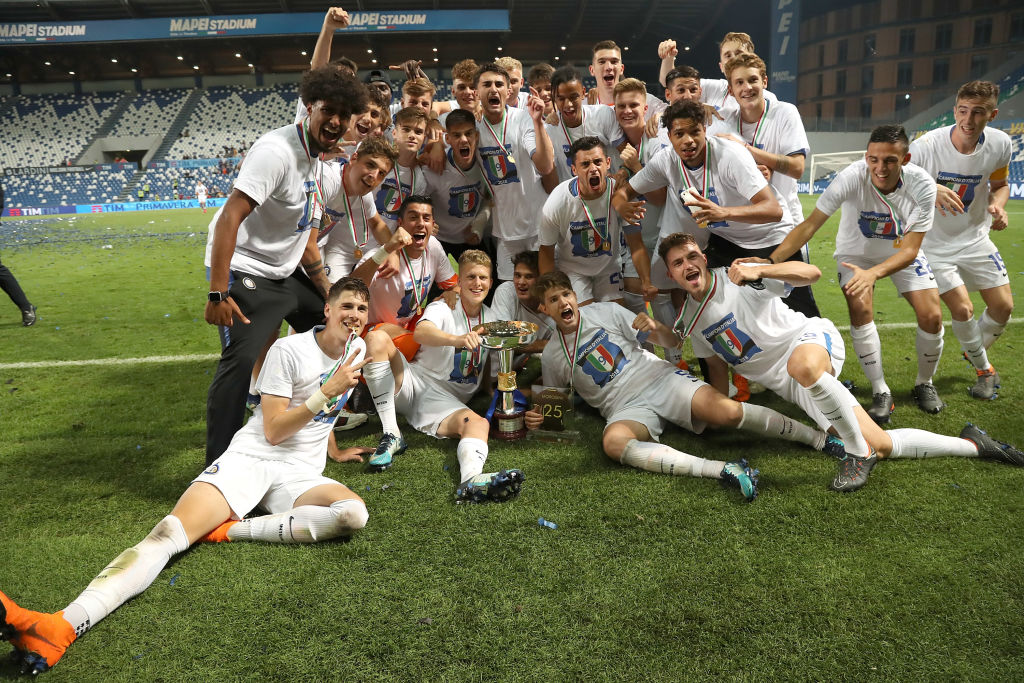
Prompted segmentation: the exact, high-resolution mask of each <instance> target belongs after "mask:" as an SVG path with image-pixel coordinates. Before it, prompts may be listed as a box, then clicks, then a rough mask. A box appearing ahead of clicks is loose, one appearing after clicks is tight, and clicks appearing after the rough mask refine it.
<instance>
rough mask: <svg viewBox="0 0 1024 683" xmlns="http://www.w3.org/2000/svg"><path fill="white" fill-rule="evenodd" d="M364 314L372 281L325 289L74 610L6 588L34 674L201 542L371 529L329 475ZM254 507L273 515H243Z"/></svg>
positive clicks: (302, 538) (7, 613) (13, 633)
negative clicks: (232, 424) (243, 415)
mask: <svg viewBox="0 0 1024 683" xmlns="http://www.w3.org/2000/svg"><path fill="white" fill-rule="evenodd" d="M367 309H368V294H367V290H366V285H365V284H363V283H362V282H361V281H359V280H356V279H353V278H342V279H341V280H338V282H336V283H335V284H334V285H333V286H332V287H331V289H330V292H329V294H328V297H327V303H326V304H325V305H324V316H325V318H326V324H325V325H324V326H322V327H315V328H313V329H312V330H310V331H308V332H304V333H302V334H296V335H293V336H290V337H285V338H283V339H280V340H278V341H277V342H275V343H274V345H273V346H272V347H271V349H270V353H268V354H267V360H266V363H264V365H263V370H262V371H261V373H260V377H259V380H257V387H258V388H259V391H260V393H261V394H262V401H261V402H260V404H259V406H258V407H257V408H256V411H255V412H254V414H253V416H252V419H250V420H249V422H247V423H246V424H245V426H243V427H242V428H241V429H240V430H238V432H237V433H236V434H235V436H234V438H233V439H232V440H231V444H230V445H229V446H228V449H227V450H226V451H225V452H224V454H223V455H221V456H220V457H219V458H218V459H217V460H216V461H215V462H214V463H213V464H212V465H210V467H208V468H207V469H206V470H204V471H203V473H202V474H200V475H199V476H198V477H196V479H195V480H194V481H193V482H192V484H191V486H189V487H188V489H186V490H185V493H184V494H182V496H181V498H180V499H179V500H178V503H177V505H175V506H174V509H173V510H172V511H171V514H169V515H168V516H166V517H164V518H163V519H162V520H161V521H160V523H159V524H157V525H156V526H155V527H154V528H153V530H152V531H151V532H150V533H149V535H148V536H146V537H145V538H144V539H142V542H140V543H139V544H138V545H136V546H134V547H132V548H129V549H128V550H125V551H124V552H123V553H121V554H120V555H118V556H117V557H116V558H115V559H114V560H113V561H112V562H111V563H110V564H109V565H107V567H106V568H105V569H104V570H103V571H102V572H100V573H99V575H98V576H97V577H96V578H95V579H93V581H92V583H90V584H89V585H88V586H87V587H86V589H85V590H84V591H83V592H82V594H81V595H79V596H78V597H77V598H75V600H74V601H73V602H72V603H71V604H70V605H68V606H67V607H65V608H64V609H63V610H62V611H60V612H56V613H54V614H46V613H43V612H33V611H31V610H27V609H24V608H22V607H19V606H18V605H16V604H15V603H14V601H12V600H11V599H10V598H8V597H7V596H6V595H4V594H3V593H0V638H2V639H5V640H10V641H11V643H12V644H13V645H14V648H15V651H16V653H15V658H16V660H17V661H19V663H20V664H21V666H22V669H23V671H26V672H30V673H32V674H37V673H40V672H42V671H46V670H47V669H49V668H50V667H52V666H53V665H54V664H56V663H57V661H58V660H60V658H61V656H63V654H64V651H65V650H66V649H67V648H68V646H69V645H70V644H71V643H72V642H74V641H75V639H76V638H78V636H80V635H82V634H83V633H84V632H85V631H87V630H88V629H90V628H92V627H93V626H95V625H96V624H97V623H98V622H99V621H100V620H101V619H103V618H104V617H106V616H107V615H108V614H110V613H111V612H112V611H114V610H115V609H117V607H119V606H120V605H122V604H123V603H124V602H126V601H127V600H128V599H130V598H132V597H134V596H136V595H138V594H139V593H141V592H142V591H144V590H146V588H148V587H149V585H150V584H151V583H152V582H153V580H154V579H155V578H156V576H157V574H159V573H160V571H161V570H162V569H163V568H164V566H165V565H166V564H167V563H168V562H169V561H170V559H171V558H172V557H173V556H174V555H176V554H178V553H180V552H182V551H184V550H185V549H187V548H188V547H189V546H190V545H192V544H193V543H196V542H198V541H211V542H222V541H267V542H270V543H312V542H315V541H324V540H328V539H331V538H337V537H339V536H345V535H348V534H351V533H352V532H354V531H356V530H357V529H362V528H363V527H364V526H365V525H366V520H367V517H368V515H367V511H366V505H364V504H363V501H362V499H360V498H359V496H357V495H356V494H355V493H353V492H352V491H351V490H350V489H348V488H347V487H346V486H344V485H342V484H339V483H338V482H336V481H334V480H333V479H328V478H327V477H324V476H323V470H324V465H325V463H326V453H327V438H328V436H329V435H330V433H331V429H332V428H333V426H334V420H335V418H336V417H337V415H338V413H339V411H340V410H341V408H342V407H343V406H344V405H345V401H347V400H348V397H349V394H350V392H351V390H352V387H354V386H355V385H356V383H357V382H358V380H359V374H360V368H362V367H363V365H364V364H365V363H366V361H365V360H363V356H364V355H365V351H366V347H365V345H364V343H363V340H362V339H360V338H359V333H360V331H361V330H362V329H363V326H364V325H365V324H366V314H367ZM350 450H352V451H354V452H356V453H358V452H367V451H369V450H370V449H358V448H356V449H350ZM257 505H259V506H260V507H262V508H263V509H265V510H267V512H269V514H267V515H263V516H261V517H250V518H249V519H243V517H245V515H246V514H248V513H249V512H250V511H251V510H252V509H254V508H255V507H256V506H257Z"/></svg>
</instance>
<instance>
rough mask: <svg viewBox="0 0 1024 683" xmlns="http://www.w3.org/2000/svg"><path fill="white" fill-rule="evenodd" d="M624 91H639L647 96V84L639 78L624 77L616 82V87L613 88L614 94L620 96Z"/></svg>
mask: <svg viewBox="0 0 1024 683" xmlns="http://www.w3.org/2000/svg"><path fill="white" fill-rule="evenodd" d="M624 92H638V93H640V94H642V95H644V96H645V97H646V96H647V85H646V84H645V83H644V82H643V81H641V80H640V79H639V78H623V79H622V80H621V81H619V82H618V83H616V84H615V89H614V90H612V95H613V96H618V95H619V93H624Z"/></svg>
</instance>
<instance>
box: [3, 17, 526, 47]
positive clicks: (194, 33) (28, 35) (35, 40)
mask: <svg viewBox="0 0 1024 683" xmlns="http://www.w3.org/2000/svg"><path fill="white" fill-rule="evenodd" d="M349 17H350V23H349V26H348V28H345V29H341V30H340V31H338V33H367V32H379V31H385V32H388V33H409V32H416V31H441V32H453V31H508V30H509V19H508V10H503V9H502V10H423V11H405V10H386V11H380V12H349ZM323 18H324V16H323V13H322V12H293V13H289V14H235V15H230V16H214V17H164V18H160V19H110V20H101V21H61V22H27V23H17V24H11V23H0V45H26V44H45V43H51V44H52V43H100V42H104V43H106V42H118V41H122V42H123V41H133V40H167V39H169V38H208V37H209V38H219V37H232V36H280V35H296V34H299V35H301V34H311V33H319V31H320V27H321V25H322V24H323Z"/></svg>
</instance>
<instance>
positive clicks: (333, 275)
mask: <svg viewBox="0 0 1024 683" xmlns="http://www.w3.org/2000/svg"><path fill="white" fill-rule="evenodd" d="M357 263H359V259H357V258H356V257H355V256H354V255H352V253H351V252H346V251H341V250H331V251H329V252H326V253H325V254H324V275H326V276H327V279H328V281H330V283H331V284H332V285H333V284H334V283H335V282H337V281H338V280H340V279H341V278H343V277H345V276H346V275H348V274H350V273H351V272H352V271H353V270H354V269H355V267H356V264H357Z"/></svg>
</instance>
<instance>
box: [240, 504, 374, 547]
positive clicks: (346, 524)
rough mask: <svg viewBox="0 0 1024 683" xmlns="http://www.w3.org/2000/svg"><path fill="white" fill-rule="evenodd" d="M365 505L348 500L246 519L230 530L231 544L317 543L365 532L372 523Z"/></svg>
mask: <svg viewBox="0 0 1024 683" xmlns="http://www.w3.org/2000/svg"><path fill="white" fill-rule="evenodd" d="M369 516H370V515H369V513H368V512H367V511H366V504H365V503H363V501H361V500H359V499H358V498H347V499H345V500H338V501H335V502H333V503H331V504H330V506H329V507H324V506H323V505H303V506H301V507H297V508H292V509H291V510H289V511H288V512H281V513H278V514H276V515H263V516H262V517H250V518H249V519H243V520H242V521H240V522H239V523H238V524H232V525H231V526H230V527H228V540H231V541H265V542H267V543H315V542H316V541H324V540H327V539H329V538H336V537H338V536H344V535H345V534H346V533H349V532H352V531H356V530H358V529H362V528H363V527H364V526H366V520H367V519H369Z"/></svg>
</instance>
